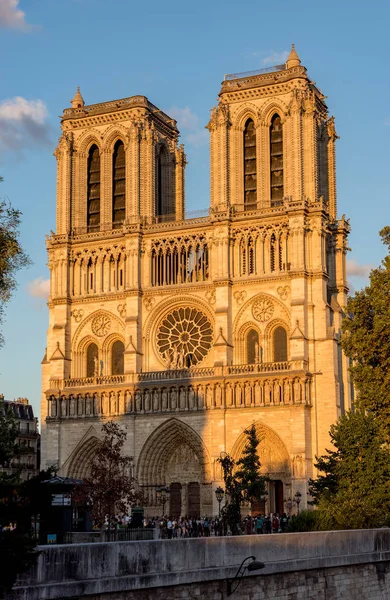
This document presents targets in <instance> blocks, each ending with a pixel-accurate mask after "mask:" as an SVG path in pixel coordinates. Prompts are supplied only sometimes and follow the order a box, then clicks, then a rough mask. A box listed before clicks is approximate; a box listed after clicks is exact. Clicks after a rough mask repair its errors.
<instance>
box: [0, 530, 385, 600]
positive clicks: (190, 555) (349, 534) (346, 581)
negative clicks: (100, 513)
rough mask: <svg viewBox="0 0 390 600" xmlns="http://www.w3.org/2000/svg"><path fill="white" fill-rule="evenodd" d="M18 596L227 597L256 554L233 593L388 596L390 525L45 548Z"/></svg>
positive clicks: (256, 598)
mask: <svg viewBox="0 0 390 600" xmlns="http://www.w3.org/2000/svg"><path fill="white" fill-rule="evenodd" d="M40 550H41V554H40V556H39V559H38V563H37V565H36V567H35V568H34V569H32V570H31V571H29V572H27V573H25V574H23V575H21V576H20V578H19V580H18V581H17V584H16V586H15V588H14V591H13V593H12V594H11V598H12V599H13V600H57V599H58V600H59V599H64V600H65V599H67V598H81V597H82V596H89V597H91V600H106V599H107V600H133V599H134V600H135V599H137V600H152V599H153V600H158V599H160V598H161V599H164V600H168V599H179V598H197V599H199V598H208V599H211V600H222V599H224V598H226V597H227V583H226V580H227V579H229V578H232V577H234V575H235V573H236V571H237V568H238V566H239V565H240V564H241V561H242V560H243V559H244V558H245V557H247V556H250V555H253V556H255V557H256V559H257V560H259V561H262V562H264V563H265V568H264V569H262V570H261V571H255V572H252V573H250V574H247V575H246V576H245V577H244V580H243V581H242V582H241V585H240V587H239V588H238V590H237V592H236V593H235V594H234V597H235V598H243V599H245V600H268V599H272V600H301V599H302V600H304V599H305V600H306V599H307V598H309V599H310V598H313V599H314V598H318V599H319V600H339V599H340V600H341V599H343V600H356V599H359V600H389V599H390V574H389V568H390V529H377V530H356V531H330V532H316V533H292V534H277V535H269V536H265V535H258V536H257V535H252V536H240V537H220V538H218V537H216V538H202V539H179V540H153V541H143V542H112V543H95V544H72V545H69V546H67V545H62V546H61V545H56V546H45V547H41V548H40Z"/></svg>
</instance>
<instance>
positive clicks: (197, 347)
mask: <svg viewBox="0 0 390 600" xmlns="http://www.w3.org/2000/svg"><path fill="white" fill-rule="evenodd" d="M212 340H213V330H212V325H211V323H210V321H209V320H208V318H207V316H206V315H205V314H204V313H202V312H201V311H200V310H198V309H196V308H189V307H187V308H177V309H174V310H173V311H172V312H171V313H169V314H168V315H166V316H165V317H164V318H163V319H162V321H161V323H160V325H159V327H158V329H157V348H158V350H159V353H160V356H161V358H162V359H163V360H164V361H165V363H166V364H167V367H168V368H171V367H172V368H179V369H180V368H184V367H186V366H190V365H196V364H198V363H199V362H202V360H203V359H204V358H205V356H207V354H208V353H209V351H210V348H211V344H212Z"/></svg>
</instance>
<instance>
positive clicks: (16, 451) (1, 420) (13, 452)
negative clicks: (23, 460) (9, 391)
mask: <svg viewBox="0 0 390 600" xmlns="http://www.w3.org/2000/svg"><path fill="white" fill-rule="evenodd" d="M18 433H19V426H18V422H17V420H16V418H15V416H14V413H13V412H12V409H11V408H10V407H7V405H6V404H5V402H4V400H1V399H0V465H1V466H5V465H6V464H8V463H9V462H10V461H11V459H12V458H16V457H17V456H19V455H20V454H21V451H22V449H21V448H20V447H19V446H16V445H15V442H16V438H17V437H18Z"/></svg>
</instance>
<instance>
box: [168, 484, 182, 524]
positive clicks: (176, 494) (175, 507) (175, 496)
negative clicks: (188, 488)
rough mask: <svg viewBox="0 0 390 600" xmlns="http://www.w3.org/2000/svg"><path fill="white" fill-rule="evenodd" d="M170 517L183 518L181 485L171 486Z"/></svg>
mask: <svg viewBox="0 0 390 600" xmlns="http://www.w3.org/2000/svg"><path fill="white" fill-rule="evenodd" d="M169 489H170V494H169V516H170V517H173V518H174V519H177V518H179V517H180V516H181V514H182V512H181V483H178V482H176V483H171V485H170V486H169Z"/></svg>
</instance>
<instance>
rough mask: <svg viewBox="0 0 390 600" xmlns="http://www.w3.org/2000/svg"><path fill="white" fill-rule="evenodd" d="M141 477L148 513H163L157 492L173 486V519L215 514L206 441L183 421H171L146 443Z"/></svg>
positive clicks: (155, 432)
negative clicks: (204, 442)
mask: <svg viewBox="0 0 390 600" xmlns="http://www.w3.org/2000/svg"><path fill="white" fill-rule="evenodd" d="M137 478H138V481H139V483H140V485H141V486H142V488H143V491H144V494H145V496H146V500H147V512H148V513H150V514H160V512H161V506H159V504H158V502H157V497H156V489H157V488H159V487H161V486H164V487H169V489H170V494H169V496H170V497H169V510H170V513H171V516H172V517H179V516H186V515H187V516H190V515H191V516H192V517H199V516H200V515H203V514H205V515H206V514H208V515H211V514H212V501H213V498H212V489H211V470H210V460H209V457H208V455H207V451H206V449H205V447H204V444H203V442H202V439H201V438H200V437H199V435H198V434H197V433H196V432H195V431H194V430H193V429H192V428H191V427H189V426H188V425H187V424H185V423H184V422H182V421H180V420H179V419H176V418H174V419H169V420H168V421H166V422H165V423H163V424H162V425H161V426H160V427H158V428H157V429H156V430H155V431H154V432H153V433H152V434H151V435H150V436H149V438H148V439H147V440H146V442H145V444H144V446H143V448H142V450H141V454H140V457H139V459H138V463H137Z"/></svg>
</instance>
